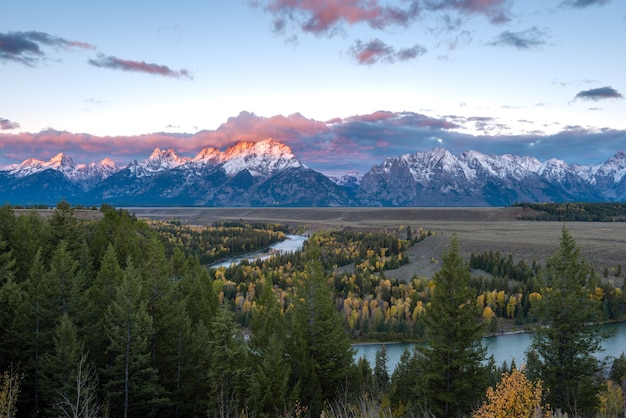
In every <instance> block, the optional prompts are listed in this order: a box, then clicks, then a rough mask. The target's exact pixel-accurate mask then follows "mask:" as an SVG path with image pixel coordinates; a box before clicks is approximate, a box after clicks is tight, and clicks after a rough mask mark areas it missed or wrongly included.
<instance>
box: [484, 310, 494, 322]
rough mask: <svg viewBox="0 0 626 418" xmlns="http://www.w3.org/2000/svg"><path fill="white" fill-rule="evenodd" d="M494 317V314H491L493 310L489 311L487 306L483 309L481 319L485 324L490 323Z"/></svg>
mask: <svg viewBox="0 0 626 418" xmlns="http://www.w3.org/2000/svg"><path fill="white" fill-rule="evenodd" d="M494 316H496V314H495V313H494V312H493V309H491V308H490V307H489V306H485V308H484V309H483V319H484V320H485V322H489V321H491V318H493V317H494Z"/></svg>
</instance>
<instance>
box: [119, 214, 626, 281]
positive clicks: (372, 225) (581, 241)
mask: <svg viewBox="0 0 626 418" xmlns="http://www.w3.org/2000/svg"><path fill="white" fill-rule="evenodd" d="M129 211H130V212H133V213H135V214H136V215H137V216H138V217H140V218H151V219H176V220H180V221H181V222H184V223H187V224H191V225H207V224H211V223H213V222H220V221H233V220H241V221H245V222H265V223H281V224H287V225H291V226H294V227H302V229H303V230H307V231H318V230H325V229H341V228H359V229H372V230H395V229H398V228H401V227H406V226H410V227H411V228H412V229H413V230H418V229H419V228H422V229H424V230H431V231H433V232H435V233H436V235H434V236H431V237H429V238H427V239H426V240H425V241H424V242H422V243H419V244H418V245H416V246H414V247H413V248H411V250H410V252H409V253H408V254H407V255H408V256H409V257H410V258H411V260H412V262H411V264H409V265H408V266H404V267H403V268H401V269H399V270H401V271H399V272H396V275H398V276H399V278H400V277H402V276H405V275H406V274H405V273H409V270H410V275H412V274H413V273H415V272H417V273H418V275H424V276H430V275H431V273H432V270H433V269H434V268H436V265H432V264H433V263H431V261H432V258H434V259H435V260H440V256H441V253H442V252H443V251H444V250H445V249H446V248H447V243H448V241H449V237H450V236H451V235H452V234H453V233H456V234H457V236H458V238H459V246H460V251H461V253H462V254H463V255H464V256H467V257H469V255H470V254H471V253H472V252H474V253H479V252H483V251H493V252H496V251H500V253H502V254H509V253H511V254H513V255H514V258H515V259H524V260H527V261H531V260H533V259H534V260H537V261H538V262H544V261H545V259H546V257H548V256H550V255H551V254H552V253H553V252H554V250H555V249H556V248H557V246H558V244H559V237H560V235H561V231H562V228H563V226H566V227H567V229H568V230H569V231H570V233H571V234H572V236H573V237H574V239H575V240H576V243H577V244H578V246H579V247H580V248H581V251H582V253H583V254H584V255H585V257H586V258H587V260H588V261H589V262H590V263H592V264H593V265H594V266H595V267H596V268H597V269H599V270H600V269H604V267H611V266H617V265H620V264H622V263H624V262H625V261H626V223H625V222H610V223H606V222H567V223H562V222H535V221H523V220H520V217H521V216H523V215H526V214H528V210H525V209H523V208H520V207H506V208H502V207H498V208H494V207H480V208H165V207H164V208H129ZM389 276H391V277H394V273H392V272H390V273H389Z"/></svg>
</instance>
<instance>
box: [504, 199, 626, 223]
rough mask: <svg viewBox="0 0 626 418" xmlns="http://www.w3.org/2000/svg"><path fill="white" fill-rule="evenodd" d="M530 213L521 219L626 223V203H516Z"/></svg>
mask: <svg viewBox="0 0 626 418" xmlns="http://www.w3.org/2000/svg"><path fill="white" fill-rule="evenodd" d="M513 206H515V207H521V208H524V209H526V210H532V211H536V212H530V213H527V214H525V215H522V216H521V217H520V219H521V220H526V221H558V222H624V221H626V203H623V202H540V203H515V204H513Z"/></svg>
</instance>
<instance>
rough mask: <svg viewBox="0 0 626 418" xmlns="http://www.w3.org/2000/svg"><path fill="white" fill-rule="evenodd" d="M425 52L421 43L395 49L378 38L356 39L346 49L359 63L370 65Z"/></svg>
mask: <svg viewBox="0 0 626 418" xmlns="http://www.w3.org/2000/svg"><path fill="white" fill-rule="evenodd" d="M424 53H426V48H424V47H423V46H421V45H417V44H416V45H414V46H412V47H410V48H402V49H400V50H397V51H396V50H395V48H393V47H392V46H390V45H387V44H386V43H384V42H383V41H381V40H380V39H373V40H371V41H369V42H362V41H360V40H357V41H356V42H355V43H354V44H353V45H352V46H351V47H350V49H349V50H348V54H349V55H350V56H352V58H354V59H355V60H356V61H357V62H358V63H359V64H366V65H372V64H376V63H378V62H385V63H394V62H396V61H408V60H411V59H415V58H417V57H419V56H420V55H423V54H424Z"/></svg>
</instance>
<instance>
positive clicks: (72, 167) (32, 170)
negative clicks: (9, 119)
mask: <svg viewBox="0 0 626 418" xmlns="http://www.w3.org/2000/svg"><path fill="white" fill-rule="evenodd" d="M45 170H56V171H59V172H60V173H62V174H63V175H64V176H65V177H66V178H67V179H68V180H70V181H71V182H73V183H79V184H82V183H86V186H89V185H93V184H95V183H97V182H99V181H102V180H104V179H105V178H107V177H109V176H110V175H111V174H113V173H115V172H117V171H119V168H118V167H117V166H116V165H115V163H114V162H113V161H112V160H111V159H110V158H105V159H103V160H102V161H101V162H99V163H96V162H91V163H89V164H74V161H73V160H72V159H71V158H70V157H68V156H66V155H65V154H63V153H59V154H57V155H55V156H54V157H52V158H51V159H50V160H48V161H42V160H38V159H36V158H29V159H27V160H25V161H23V162H21V163H19V164H11V165H9V166H6V167H4V168H0V171H6V172H8V174H9V175H10V176H12V177H15V178H21V177H26V176H30V175H32V174H36V173H40V172H43V171H45ZM83 188H85V187H83Z"/></svg>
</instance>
